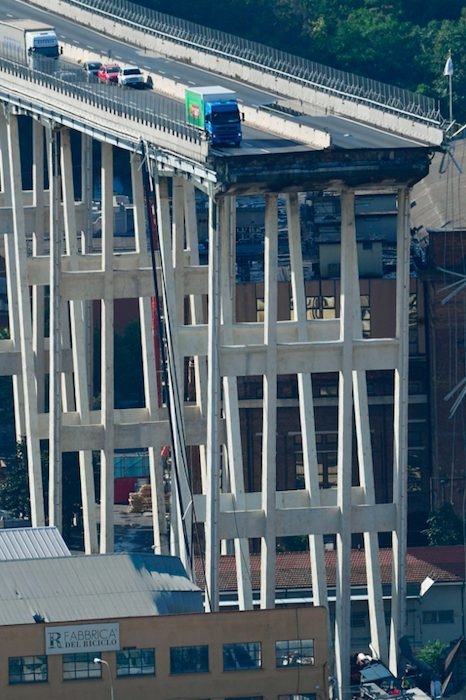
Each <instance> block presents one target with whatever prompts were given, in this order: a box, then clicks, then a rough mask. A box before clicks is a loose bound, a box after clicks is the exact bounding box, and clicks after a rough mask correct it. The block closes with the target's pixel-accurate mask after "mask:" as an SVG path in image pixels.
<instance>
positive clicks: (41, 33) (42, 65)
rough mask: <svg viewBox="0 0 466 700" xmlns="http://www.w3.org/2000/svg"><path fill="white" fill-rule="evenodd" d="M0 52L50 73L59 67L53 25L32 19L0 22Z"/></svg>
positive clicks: (11, 58)
mask: <svg viewBox="0 0 466 700" xmlns="http://www.w3.org/2000/svg"><path fill="white" fill-rule="evenodd" d="M0 55H1V56H3V57H4V58H8V59H10V60H11V61H16V62H18V63H22V64H23V65H26V66H28V67H29V68H32V69H33V70H42V71H43V70H46V71H47V72H50V73H52V74H53V73H54V72H55V71H57V70H59V68H60V65H59V64H60V50H59V47H58V37H57V33H56V31H55V29H54V27H51V26H50V25H49V24H44V23H43V22H36V20H33V19H10V20H6V21H3V22H0Z"/></svg>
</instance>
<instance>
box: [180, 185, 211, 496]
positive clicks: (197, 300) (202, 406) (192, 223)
mask: <svg viewBox="0 0 466 700" xmlns="http://www.w3.org/2000/svg"><path fill="white" fill-rule="evenodd" d="M184 211H185V227H186V248H187V249H188V251H189V257H190V261H191V265H199V238H198V231H197V216H196V198H195V190H194V185H193V183H192V182H190V181H189V180H188V181H186V182H185V183H184ZM189 304H190V311H191V323H192V324H193V325H194V326H198V325H203V324H204V310H203V307H202V297H201V295H200V294H191V295H190V297H189ZM194 381H195V383H196V404H197V407H198V409H199V412H200V415H201V416H205V412H206V405H207V359H206V357H205V356H199V355H195V356H194ZM199 458H200V462H201V480H202V491H203V493H205V492H206V489H207V484H206V453H205V445H200V446H199Z"/></svg>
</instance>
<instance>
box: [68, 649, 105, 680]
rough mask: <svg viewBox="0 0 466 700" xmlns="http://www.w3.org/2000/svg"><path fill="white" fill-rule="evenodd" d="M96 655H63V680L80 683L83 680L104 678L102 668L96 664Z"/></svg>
mask: <svg viewBox="0 0 466 700" xmlns="http://www.w3.org/2000/svg"><path fill="white" fill-rule="evenodd" d="M94 658H95V653H91V654H63V656H62V659H63V680H64V681H79V680H81V679H82V678H102V666H101V665H100V664H95V663H94Z"/></svg>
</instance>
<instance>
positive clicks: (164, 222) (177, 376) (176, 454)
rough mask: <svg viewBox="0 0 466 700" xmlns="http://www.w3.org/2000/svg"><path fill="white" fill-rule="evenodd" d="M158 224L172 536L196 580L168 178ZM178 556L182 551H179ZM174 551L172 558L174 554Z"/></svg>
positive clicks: (159, 191) (161, 186) (161, 189)
mask: <svg viewBox="0 0 466 700" xmlns="http://www.w3.org/2000/svg"><path fill="white" fill-rule="evenodd" d="M156 196H157V223H158V233H159V240H160V259H161V263H162V271H161V273H162V280H163V283H162V288H163V314H164V319H165V328H166V333H167V351H168V357H167V360H168V377H169V381H168V391H169V401H170V420H171V429H172V437H173V451H172V455H173V458H172V503H174V504H175V508H174V510H175V512H173V511H172V522H171V527H172V532H171V535H172V533H174V534H175V535H176V537H175V540H176V541H175V542H174V544H175V545H176V546H177V547H179V556H180V557H181V561H182V562H183V565H184V567H185V569H186V571H187V572H188V575H189V576H191V577H193V576H194V572H193V565H194V560H193V558H192V546H191V545H192V502H191V499H192V495H191V489H190V483H189V474H188V467H187V457H186V445H185V441H184V414H183V409H184V375H183V371H182V363H181V358H180V353H179V345H178V323H177V307H176V292H175V276H174V272H173V259H172V236H171V233H172V230H171V223H170V202H169V198H168V183H167V179H166V178H163V177H161V178H159V180H158V182H157V184H156ZM174 551H176V552H177V553H178V551H177V550H176V549H175V550H174ZM174 551H173V550H172V549H171V554H173V553H174Z"/></svg>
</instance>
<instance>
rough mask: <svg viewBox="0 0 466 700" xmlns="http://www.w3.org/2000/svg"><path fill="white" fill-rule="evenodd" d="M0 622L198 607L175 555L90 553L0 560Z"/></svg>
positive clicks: (195, 589)
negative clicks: (88, 554) (48, 557)
mask: <svg viewBox="0 0 466 700" xmlns="http://www.w3.org/2000/svg"><path fill="white" fill-rule="evenodd" d="M0 580H1V585H0V625H21V624H29V623H31V622H33V620H34V616H39V618H40V619H41V620H44V621H45V622H72V621H77V620H98V619H107V618H115V617H142V616H147V615H165V614H167V613H182V612H203V603H202V594H201V591H200V590H199V588H198V587H197V586H195V585H194V584H193V583H192V582H191V581H190V580H189V579H188V577H187V575H186V572H185V570H184V568H183V566H182V564H181V562H180V560H179V559H178V558H176V557H162V556H157V555H151V554H146V555H144V554H94V555H90V556H84V557H57V558H52V559H28V560H22V561H18V560H17V561H3V562H0Z"/></svg>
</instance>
